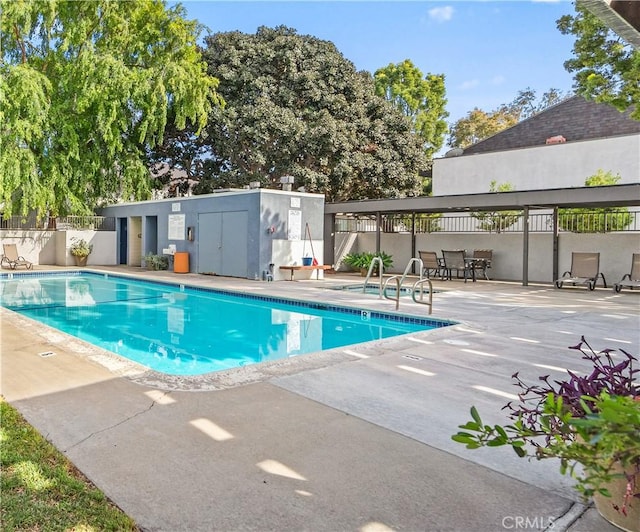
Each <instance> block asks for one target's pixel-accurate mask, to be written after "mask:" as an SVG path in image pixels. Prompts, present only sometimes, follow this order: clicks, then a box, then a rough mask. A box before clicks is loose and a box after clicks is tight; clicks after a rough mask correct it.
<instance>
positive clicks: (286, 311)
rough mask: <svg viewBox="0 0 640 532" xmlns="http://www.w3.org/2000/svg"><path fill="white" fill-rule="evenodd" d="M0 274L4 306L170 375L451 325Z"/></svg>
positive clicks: (205, 293)
mask: <svg viewBox="0 0 640 532" xmlns="http://www.w3.org/2000/svg"><path fill="white" fill-rule="evenodd" d="M1 279H2V280H1V281H0V303H1V304H2V306H3V307H6V308H9V309H11V310H13V311H16V312H19V313H20V314H23V315H25V316H28V317H30V318H32V319H34V320H37V321H39V322H42V323H45V324H47V325H49V326H51V327H55V328H56V329H59V330H61V331H63V332H65V333H68V334H71V335H73V336H76V337H78V338H81V339H82V340H85V341H88V342H90V343H92V344H94V345H97V346H99V347H102V348H104V349H107V350H109V351H112V352H114V353H117V354H119V355H122V356H124V357H126V358H129V359H131V360H134V361H135V362H138V363H139V364H142V365H143V366H146V367H148V368H151V369H153V370H156V371H159V372H162V373H167V374H171V375H199V374H203V373H209V372H213V371H220V370H223V369H229V368H235V367H239V366H243V365H246V364H255V363H258V362H263V361H267V360H275V359H280V358H285V357H290V356H295V355H300V354H304V353H311V352H315V351H322V350H325V349H332V348H335V347H342V346H346V345H351V344H357V343H360V342H367V341H370V340H377V339H382V338H388V337H392V336H396V335H400V334H406V333H410V332H415V331H423V330H427V329H432V328H435V327H442V326H446V325H450V324H451V323H449V322H446V321H437V320H432V319H426V318H417V317H411V316H400V315H395V314H384V313H378V312H373V311H362V310H357V309H350V308H342V307H336V306H332V305H327V304H320V303H312V302H309V303H300V302H294V301H287V300H281V299H277V298H272V297H265V296H255V295H250V294H235V293H231V292H224V291H220V290H213V289H204V288H196V287H185V286H177V285H173V284H168V283H166V284H165V283H161V282H151V281H140V280H136V279H131V278H126V277H121V276H114V275H104V274H97V273H90V272H82V273H80V272H73V273H71V274H69V273H64V274H13V275H12V276H9V275H3V276H2V277H1Z"/></svg>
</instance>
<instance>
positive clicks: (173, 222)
mask: <svg viewBox="0 0 640 532" xmlns="http://www.w3.org/2000/svg"><path fill="white" fill-rule="evenodd" d="M185 218H186V216H185V215H184V214H170V215H169V236H168V238H169V240H184V239H185V229H186V223H185Z"/></svg>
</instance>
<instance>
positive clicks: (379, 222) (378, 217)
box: [376, 211, 382, 253]
mask: <svg viewBox="0 0 640 532" xmlns="http://www.w3.org/2000/svg"><path fill="white" fill-rule="evenodd" d="M381 226H382V214H380V211H378V212H376V253H380V227H381Z"/></svg>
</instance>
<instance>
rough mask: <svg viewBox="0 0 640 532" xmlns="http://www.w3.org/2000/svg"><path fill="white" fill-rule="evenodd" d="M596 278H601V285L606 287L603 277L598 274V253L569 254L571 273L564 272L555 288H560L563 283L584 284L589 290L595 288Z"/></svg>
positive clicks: (556, 282)
mask: <svg viewBox="0 0 640 532" xmlns="http://www.w3.org/2000/svg"><path fill="white" fill-rule="evenodd" d="M598 277H602V284H604V287H605V288H606V287H607V281H605V279H604V275H603V274H602V273H600V253H576V252H573V253H571V271H566V272H564V273H563V274H562V277H561V278H560V279H556V281H555V285H556V288H562V285H563V284H564V283H571V284H572V285H573V286H576V285H577V284H586V285H587V286H588V287H589V290H593V289H595V287H596V282H597V281H598Z"/></svg>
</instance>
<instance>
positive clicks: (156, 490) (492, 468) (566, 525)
mask: <svg viewBox="0 0 640 532" xmlns="http://www.w3.org/2000/svg"><path fill="white" fill-rule="evenodd" d="M96 269H100V270H108V271H112V272H113V271H117V272H123V273H135V274H140V275H143V276H145V277H149V278H161V279H171V280H177V281H179V282H183V283H187V284H191V283H193V284H201V285H208V286H213V287H217V288H223V289H230V290H242V291H247V292H254V293H264V294H272V295H276V296H279V297H285V298H295V299H307V300H314V301H318V300H323V301H327V302H334V303H337V304H345V305H349V306H357V307H359V308H362V309H371V310H373V309H379V310H384V311H389V312H394V302H392V301H389V300H380V299H378V298H377V297H376V296H372V295H363V294H358V293H354V292H351V291H338V290H330V289H329V288H330V287H331V286H338V285H344V284H350V283H358V282H360V283H361V282H362V279H360V278H358V277H355V276H352V275H327V276H326V279H325V280H324V281H322V280H321V281H316V280H310V281H295V282H289V281H281V282H276V283H266V282H256V281H247V280H240V279H230V278H221V277H208V276H199V275H195V274H184V275H176V274H173V273H171V272H146V271H143V270H140V269H135V268H133V269H131V268H96ZM435 285H436V286H435V288H436V289H437V290H440V292H438V293H436V294H434V310H433V317H434V318H442V319H452V320H456V321H458V322H459V325H455V326H452V327H447V328H444V329H437V330H433V331H430V332H424V333H416V334H411V335H408V336H402V337H398V338H392V339H388V340H384V341H376V342H370V343H367V344H359V345H356V346H350V347H348V348H343V349H336V350H332V351H330V352H324V353H322V354H314V355H309V356H304V357H297V358H298V359H299V360H294V361H292V362H290V363H286V362H285V363H272V364H267V365H265V366H259V367H258V366H256V367H253V368H252V369H249V370H248V369H246V368H243V369H242V370H238V371H237V372H236V373H235V374H234V372H229V373H228V374H226V375H224V376H222V377H218V378H216V377H211V376H208V377H207V378H203V379H202V381H203V383H202V384H198V383H197V381H193V380H181V379H172V378H166V379H163V378H162V377H161V376H158V375H153V374H150V373H148V372H144V371H141V370H140V368H137V367H135V365H131V364H127V363H125V362H123V361H122V360H121V359H119V358H118V357H116V356H108V355H105V354H104V353H101V352H99V350H96V349H93V348H91V347H90V346H88V345H87V344H84V343H83V342H81V341H79V340H72V339H69V337H67V336H65V335H63V334H62V333H57V332H53V331H52V330H51V329H48V328H46V327H44V326H41V325H39V324H35V323H33V322H31V321H29V320H26V319H24V318H20V317H18V316H16V315H15V314H14V313H11V312H9V311H6V310H5V309H0V312H1V313H2V314H1V317H2V340H1V342H2V364H1V370H2V375H1V380H0V383H1V385H2V390H1V393H2V394H3V395H4V397H5V398H6V400H7V401H8V402H10V403H11V404H12V405H13V406H15V407H16V408H18V410H19V411H20V412H21V413H22V414H23V415H24V416H25V417H26V419H27V420H28V421H29V422H30V423H31V424H32V425H34V426H35V427H36V429H38V430H39V431H40V432H41V433H42V434H43V435H44V436H45V437H47V439H49V440H50V441H51V442H52V443H53V444H55V445H56V447H58V448H59V449H60V450H62V451H63V452H64V453H65V454H66V455H67V456H68V457H69V458H70V459H71V460H72V461H73V462H74V464H75V465H76V466H77V467H78V468H79V469H80V470H81V471H83V473H85V474H86V475H87V476H88V477H89V478H90V479H91V480H92V481H93V482H94V483H95V484H96V485H97V486H98V487H99V488H101V489H102V490H103V491H104V492H105V493H106V495H107V496H108V497H110V498H111V499H112V500H113V501H114V502H115V503H116V504H117V505H118V506H120V507H121V508H122V509H123V510H124V511H125V512H127V513H128V514H129V515H130V516H131V517H132V518H133V519H135V520H136V521H137V523H138V525H139V526H140V527H141V528H142V529H144V530H149V531H178V530H185V531H186V530H189V531H195V530H203V531H204V530H207V531H208V530H216V531H218V530H219V531H235V530H261V531H267V530H268V531H270V530H274V531H289V530H291V531H298V530H309V531H342V530H345V531H347V530H349V531H351V530H353V531H362V532H382V531H388V530H398V531H400V530H408V531H422V530H424V531H435V530H441V531H463V530H464V531H466V530H476V531H493V530H518V529H520V530H522V529H525V528H526V529H528V530H544V529H545V528H548V529H551V527H553V530H569V531H571V532H591V531H593V532H606V531H609V530H610V531H613V530H617V529H616V528H614V527H613V526H611V525H609V524H608V523H607V522H606V521H604V520H603V519H602V518H601V517H599V515H598V514H597V513H596V512H595V510H593V509H592V508H588V507H585V506H583V505H582V504H581V503H580V502H579V500H578V498H577V496H576V494H575V493H574V491H573V490H572V489H571V482H570V481H569V480H568V479H566V478H564V477H561V476H560V475H559V473H558V472H557V467H556V465H555V464H553V463H550V462H532V463H528V462H527V461H525V460H520V459H517V458H516V457H515V455H514V454H513V452H512V451H511V450H509V449H499V450H498V449H494V450H491V451H487V450H477V451H468V450H466V449H465V448H464V447H463V446H461V445H459V444H455V443H454V442H452V441H451V439H450V435H451V434H453V433H454V432H456V431H457V426H458V425H459V424H461V423H464V422H465V421H466V420H467V419H468V418H469V415H468V412H469V407H470V406H471V405H476V406H477V407H478V409H479V411H480V413H481V414H482V415H483V417H484V418H485V421H486V422H499V421H502V420H503V419H504V418H503V416H502V413H501V412H500V408H501V407H502V406H503V405H504V403H505V402H507V401H508V399H506V398H505V397H503V396H499V395H496V393H507V394H508V393H511V394H513V393H516V391H517V390H516V389H515V387H514V386H512V384H511V378H510V377H511V375H512V374H513V373H514V372H515V371H520V374H521V376H523V378H525V379H526V380H528V381H532V380H535V378H536V377H537V376H538V375H540V374H544V373H551V374H552V375H553V374H556V373H555V372H558V371H560V370H559V368H563V367H564V368H571V369H575V370H577V371H580V370H586V368H587V366H585V365H584V363H583V362H584V361H582V360H580V357H579V353H578V354H576V352H575V351H571V350H568V349H567V347H568V346H570V345H575V344H577V343H578V342H579V340H580V337H581V336H582V335H584V336H585V337H586V339H587V340H588V341H589V342H590V343H591V345H592V346H593V347H594V348H595V349H597V350H600V349H603V348H605V347H611V348H616V349H619V348H622V349H625V350H626V351H628V352H630V353H631V354H634V355H637V354H638V353H639V349H638V347H639V345H640V332H639V331H640V294H639V293H638V292H636V293H633V292H630V291H627V290H623V292H622V293H621V294H615V293H614V292H613V291H612V290H610V289H606V290H605V289H600V288H598V289H596V290H595V291H594V292H589V291H588V290H586V289H585V288H566V289H562V290H556V289H554V288H552V287H550V286H542V285H535V286H529V287H522V286H520V285H516V284H509V283H500V282H492V281H491V282H487V281H479V282H477V283H471V282H468V283H466V284H465V283H464V282H463V281H446V282H442V281H436V282H435ZM399 312H400V313H408V314H419V315H427V308H426V307H425V306H421V305H417V304H415V303H413V302H412V301H411V299H410V298H406V297H404V298H402V299H401V303H400V309H399ZM212 319H215V317H212ZM48 351H51V352H53V353H54V355H53V356H48V357H42V356H39V355H40V354H41V353H44V352H48ZM557 375H558V376H560V375H561V374H560V373H557ZM485 451H486V452H485Z"/></svg>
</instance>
